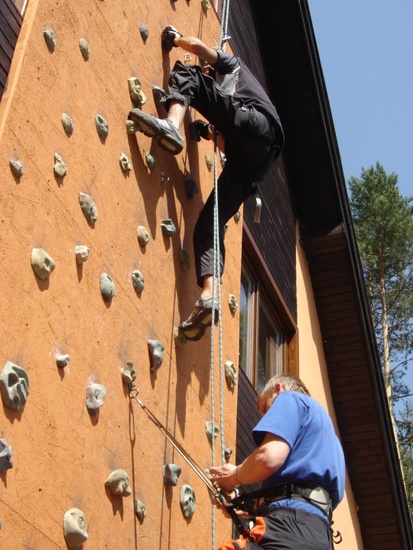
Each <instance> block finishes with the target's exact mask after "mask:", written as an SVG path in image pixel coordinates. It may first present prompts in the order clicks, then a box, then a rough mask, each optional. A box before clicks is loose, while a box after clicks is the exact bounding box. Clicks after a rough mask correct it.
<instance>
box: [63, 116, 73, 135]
mask: <svg viewBox="0 0 413 550" xmlns="http://www.w3.org/2000/svg"><path fill="white" fill-rule="evenodd" d="M62 125H63V129H64V131H65V132H66V134H68V135H69V136H71V135H72V134H73V131H74V129H75V123H74V122H73V119H72V118H71V117H70V116H69V115H68V114H67V113H62Z"/></svg>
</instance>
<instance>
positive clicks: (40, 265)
mask: <svg viewBox="0 0 413 550" xmlns="http://www.w3.org/2000/svg"><path fill="white" fill-rule="evenodd" d="M30 263H31V264H32V268H33V271H34V272H35V273H36V275H37V276H38V277H39V279H41V280H42V281H46V280H47V279H48V278H49V277H50V275H51V273H52V272H53V270H54V268H55V267H56V264H55V262H54V260H53V258H52V257H51V256H49V254H48V253H47V252H46V250H43V248H33V249H32V253H31V256H30Z"/></svg>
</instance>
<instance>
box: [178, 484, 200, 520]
mask: <svg viewBox="0 0 413 550" xmlns="http://www.w3.org/2000/svg"><path fill="white" fill-rule="evenodd" d="M179 501H180V504H181V510H182V514H183V515H184V518H186V519H190V518H191V517H192V516H193V515H194V513H195V505H196V497H195V491H194V490H193V489H192V487H191V486H189V485H182V487H181V492H180V498H179Z"/></svg>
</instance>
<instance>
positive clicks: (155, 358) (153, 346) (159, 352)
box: [148, 340, 165, 372]
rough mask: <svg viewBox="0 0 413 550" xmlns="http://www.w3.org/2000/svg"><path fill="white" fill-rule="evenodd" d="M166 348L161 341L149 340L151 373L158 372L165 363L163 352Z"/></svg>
mask: <svg viewBox="0 0 413 550" xmlns="http://www.w3.org/2000/svg"><path fill="white" fill-rule="evenodd" d="M164 349H165V346H164V345H163V344H162V343H161V342H160V341H159V340H148V351H149V358H150V362H151V367H150V370H151V372H156V371H157V370H158V369H159V368H160V367H161V365H162V362H163V350H164Z"/></svg>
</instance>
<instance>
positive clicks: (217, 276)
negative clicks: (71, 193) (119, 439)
mask: <svg viewBox="0 0 413 550" xmlns="http://www.w3.org/2000/svg"><path fill="white" fill-rule="evenodd" d="M228 18H229V0H224V1H223V4H222V12H221V28H220V39H219V44H220V49H221V50H222V51H225V46H226V42H227V40H228ZM217 159H218V147H217V135H216V132H215V133H214V255H213V264H214V269H213V285H212V303H213V304H215V300H216V298H218V304H219V307H218V328H219V373H220V376H219V431H220V434H221V463H224V462H225V433H224V403H223V401H224V370H223V365H222V363H223V351H222V311H221V284H220V283H221V270H220V243H219V209H218V206H219V205H218V169H217V165H218V161H217ZM216 293H217V294H218V297H216ZM215 315H216V311H215V307H213V308H212V325H211V364H210V387H211V418H212V436H211V452H212V464H215V433H214V431H215ZM211 544H212V550H215V548H216V544H215V505H214V504H213V505H212V526H211Z"/></svg>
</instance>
